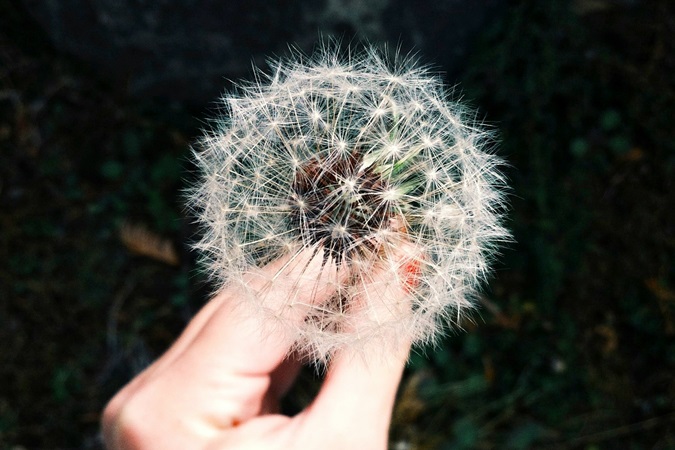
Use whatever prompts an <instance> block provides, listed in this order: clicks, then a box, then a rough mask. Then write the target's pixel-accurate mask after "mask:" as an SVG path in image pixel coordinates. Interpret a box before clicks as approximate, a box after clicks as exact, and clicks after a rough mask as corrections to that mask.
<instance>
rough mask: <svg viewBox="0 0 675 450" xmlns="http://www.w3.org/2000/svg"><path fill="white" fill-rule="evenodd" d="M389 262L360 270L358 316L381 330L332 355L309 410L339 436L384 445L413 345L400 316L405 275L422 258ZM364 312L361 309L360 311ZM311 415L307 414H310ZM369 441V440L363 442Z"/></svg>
mask: <svg viewBox="0 0 675 450" xmlns="http://www.w3.org/2000/svg"><path fill="white" fill-rule="evenodd" d="M388 260H389V261H391V264H390V265H389V266H388V267H378V268H377V269H375V270H373V273H372V274H368V275H366V274H363V275H361V282H360V283H359V284H360V286H361V290H360V293H359V294H358V295H357V296H356V298H355V299H354V300H355V303H354V304H353V305H351V306H352V307H354V308H358V309H359V311H358V312H357V314H356V316H357V317H361V321H362V322H363V323H362V324H361V325H362V326H360V324H359V323H358V322H354V323H353V326H354V327H356V328H358V329H365V328H369V327H368V326H370V327H372V323H373V322H376V323H377V330H378V333H379V334H378V335H377V336H373V335H371V336H367V335H368V334H369V333H365V336H364V342H363V345H361V346H359V347H354V348H355V350H351V349H345V350H342V351H340V352H338V353H337V354H336V355H335V356H334V358H333V359H332V361H331V364H330V367H329V369H328V373H327V375H326V380H325V382H324V385H323V387H322V389H321V391H320V392H319V395H318V396H317V398H316V399H315V401H314V402H313V403H312V405H311V406H310V407H309V408H308V411H307V413H308V414H309V415H311V416H312V419H313V420H317V421H319V422H320V423H319V424H317V425H318V426H321V427H322V428H323V429H327V428H330V429H333V430H335V432H336V433H338V435H339V436H341V438H340V439H343V438H344V437H345V434H347V433H344V430H347V429H348V430H350V432H349V433H348V434H349V435H350V436H349V437H348V438H350V439H354V441H355V442H354V444H358V447H359V448H369V449H370V448H374V449H375V448H382V449H385V448H386V444H387V438H388V431H389V424H390V421H391V414H392V410H393V406H394V400H395V397H396V391H397V389H398V385H399V383H400V381H401V376H402V374H403V369H404V367H405V363H406V361H407V358H408V353H409V351H410V340H409V339H408V337H407V336H406V333H403V336H402V335H401V333H400V331H401V330H400V325H401V321H403V320H404V319H405V318H406V317H408V316H409V314H410V304H411V301H410V300H411V299H410V283H411V282H414V280H412V281H411V280H409V279H406V278H407V277H408V275H409V274H410V273H411V271H412V272H415V270H414V269H413V270H411V268H410V266H411V263H412V264H413V265H414V261H418V259H415V257H414V256H412V252H409V251H408V252H406V253H405V254H401V255H400V257H399V258H396V259H395V258H393V257H392V258H389V259H388ZM361 313H363V314H361ZM308 420H309V418H308ZM366 443H367V444H368V445H365V444H366Z"/></svg>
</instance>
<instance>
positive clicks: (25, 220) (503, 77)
mask: <svg viewBox="0 0 675 450" xmlns="http://www.w3.org/2000/svg"><path fill="white" fill-rule="evenodd" d="M569 3H573V4H574V5H575V7H576V9H575V10H570V9H569ZM591 3H592V4H595V5H597V4H603V5H605V9H600V10H596V11H595V12H592V13H589V12H583V11H588V10H587V9H584V8H582V6H583V5H586V4H591ZM670 3H672V2H667V1H661V0H659V1H656V2H584V1H575V2H563V1H557V0H556V1H552V2H537V1H522V2H512V4H510V5H509V7H508V8H507V9H506V11H505V13H504V15H503V16H501V17H499V18H497V19H495V20H494V22H493V23H492V24H491V25H490V26H489V27H487V29H485V30H484V33H482V36H481V38H480V40H479V41H478V42H477V43H476V46H475V48H474V49H473V52H472V58H471V59H470V61H468V62H467V64H466V67H465V70H464V71H463V72H462V73H461V74H460V77H459V78H460V79H459V80H458V81H461V85H460V86H461V88H462V89H463V91H464V97H465V98H467V99H469V100H471V101H472V102H473V104H474V105H476V106H478V107H479V108H480V110H481V111H482V112H483V113H484V114H485V115H486V121H487V122H488V123H490V124H493V125H494V127H495V128H497V130H496V131H498V134H499V136H500V145H499V152H500V153H501V155H502V156H504V158H505V159H507V160H508V162H509V163H510V165H511V167H510V168H509V169H508V170H509V177H510V179H511V183H510V184H511V186H512V188H513V193H512V196H511V209H510V213H509V220H510V222H509V224H508V226H509V228H510V229H512V230H513V233H514V235H515V239H516V241H517V242H516V243H515V244H513V245H512V246H510V247H509V248H505V249H504V250H503V253H504V254H503V256H502V257H501V258H500V260H499V266H498V267H497V269H496V271H495V273H494V277H493V279H492V282H491V285H490V289H488V290H487V291H486V292H485V293H484V295H483V297H482V299H481V301H480V309H479V311H478V313H477V314H476V315H475V316H474V321H473V322H467V323H464V324H463V325H464V328H465V331H464V332H462V333H458V334H455V335H452V336H448V337H447V338H446V339H445V340H444V341H443V342H441V343H440V344H439V345H438V346H437V347H436V348H434V349H428V350H426V353H423V354H416V355H413V356H412V358H411V362H410V366H409V369H408V372H407V374H406V376H405V378H404V381H403V389H402V397H401V399H400V402H399V403H400V406H399V409H402V408H403V407H404V405H405V404H407V403H409V402H411V401H412V403H413V405H414V406H415V407H414V408H413V411H414V413H411V414H408V415H404V414H396V415H395V421H394V424H393V429H392V437H393V442H406V443H409V444H410V447H409V448H413V449H473V448H477V449H480V448H505V449H530V448H532V449H536V448H565V449H587V450H591V449H607V448H663V449H665V448H674V447H675V432H674V431H673V429H674V425H673V424H674V423H675V384H673V376H672V374H673V373H674V372H675V263H674V261H673V255H675V237H674V235H673V233H674V230H673V224H674V223H675V208H673V205H675V187H674V186H673V181H672V180H675V134H674V133H675V128H674V127H673V126H672V118H673V117H675V92H674V90H673V86H675V78H674V76H675V75H674V74H675V67H673V65H675V62H674V61H673V60H672V56H669V55H672V54H673V53H674V52H673V41H672V38H671V37H670V33H669V27H668V26H667V24H668V23H671V22H672V21H673V18H675V11H673V7H672V5H671V4H670ZM0 8H2V7H0ZM5 9H6V8H5ZM582 12H583V13H582ZM0 16H3V15H1V14H0ZM4 17H7V15H4ZM671 28H672V27H671ZM3 42H4V41H3ZM17 42H18V44H16V45H17V46H21V47H20V48H18V47H11V46H10V45H9V44H4V43H3V45H7V46H8V51H7V52H3V53H2V54H0V66H2V67H3V78H2V79H1V81H0V82H1V83H3V85H2V89H1V90H0V92H2V93H3V96H1V97H0V147H1V150H0V224H1V226H2V233H0V251H1V252H2V254H1V256H2V258H0V260H1V261H2V262H1V263H0V264H2V270H0V319H1V320H2V326H0V342H2V351H0V447H1V448H5V447H7V448H12V447H14V446H22V447H25V448H55V447H58V448H95V447H96V445H97V444H96V442H97V441H96V436H97V433H98V418H99V413H100V411H101V409H102V408H103V405H104V404H105V402H106V401H107V400H108V399H109V398H110V397H111V396H112V394H113V393H114V392H115V391H116V390H117V389H119V388H120V387H121V385H122V384H123V383H125V382H126V381H128V379H129V378H130V377H131V376H132V375H133V374H134V373H135V372H137V371H138V370H140V369H141V368H142V367H144V365H145V364H147V363H148V362H149V361H150V360H152V359H153V358H154V357H156V356H157V355H158V354H159V353H161V352H162V351H163V350H164V349H165V348H166V347H167V346H168V345H169V343H170V342H172V340H173V339H174V338H175V336H176V335H177V334H178V333H179V331H180V330H181V329H182V328H183V326H184V325H185V322H186V321H187V320H188V319H189V317H191V316H192V314H193V313H194V312H195V311H196V309H197V308H198V307H199V305H200V304H201V302H203V300H204V298H205V293H204V292H203V291H204V286H203V285H202V284H201V278H199V277H197V276H196V275H195V272H197V271H196V270H194V269H192V267H194V264H193V262H192V261H191V259H190V258H189V256H187V254H186V252H183V251H180V250H179V251H178V253H179V259H180V261H179V262H180V264H179V265H178V266H170V265H167V264H165V263H163V262H161V261H158V260H154V259H150V258H146V257H143V256H139V255H137V254H134V253H132V252H131V251H130V250H129V248H128V247H127V246H126V245H125V244H124V243H123V241H122V240H121V239H120V226H121V225H122V224H123V223H127V222H131V223H140V224H143V225H144V226H145V227H146V228H147V229H149V230H151V231H152V232H153V233H155V234H157V235H158V236H161V237H162V238H163V239H166V240H168V241H169V242H171V243H173V244H174V246H176V247H177V248H179V249H180V248H181V246H182V245H183V244H184V243H186V242H188V241H189V240H190V239H191V238H192V230H191V228H190V226H189V223H190V220H189V219H187V220H186V219H184V218H183V213H182V200H181V199H180V189H181V188H182V186H184V184H183V179H184V178H189V177H190V174H189V171H188V170H186V168H185V167H184V165H185V164H184V161H186V159H187V155H188V143H189V142H191V141H192V139H193V136H195V135H197V134H198V127H199V124H197V123H195V122H194V120H193V119H192V118H193V117H203V116H204V115H205V114H204V113H202V112H195V111H187V110H186V109H185V108H184V107H178V108H172V107H166V106H165V105H163V104H157V103H156V102H153V101H150V100H140V99H134V100H129V99H125V96H124V95H122V93H119V92H111V91H110V89H109V87H107V86H105V84H104V83H103V82H101V81H100V80H97V79H96V78H95V77H93V76H92V75H91V74H89V73H87V71H86V69H85V68H82V67H78V66H77V65H75V64H73V63H72V62H68V61H65V60H64V59H63V57H62V56H61V55H53V54H51V53H50V50H49V47H48V45H47V44H46V43H44V42H43V43H42V44H41V45H38V44H36V43H35V42H30V43H29V42H28V41H27V40H26V39H23V38H22V39H21V40H19V41H17ZM22 42H23V44H22ZM24 47H25V49H24ZM10 50H11V51H10ZM449 81H451V82H452V81H455V80H449ZM8 99H9V100H8ZM315 381H316V380H315ZM303 388H305V386H300V387H299V389H303ZM296 392H297V391H296ZM411 396H412V400H411V399H410V398H409V397H411ZM299 397H301V398H303V399H304V398H306V397H305V396H299ZM307 398H309V397H307ZM305 403H306V402H305ZM300 407H302V405H298V408H300Z"/></svg>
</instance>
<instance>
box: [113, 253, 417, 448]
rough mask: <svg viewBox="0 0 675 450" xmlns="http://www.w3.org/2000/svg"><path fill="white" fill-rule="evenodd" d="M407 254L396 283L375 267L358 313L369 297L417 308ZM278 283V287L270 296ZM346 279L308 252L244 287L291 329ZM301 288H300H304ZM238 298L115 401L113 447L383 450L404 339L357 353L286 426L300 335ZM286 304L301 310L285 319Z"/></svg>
mask: <svg viewBox="0 0 675 450" xmlns="http://www.w3.org/2000/svg"><path fill="white" fill-rule="evenodd" d="M410 254H412V253H411V252H410V251H408V252H406V251H403V252H400V253H399V254H398V255H397V258H398V259H396V261H397V266H398V273H395V272H392V271H390V270H386V269H384V268H373V271H372V273H369V274H363V278H364V279H366V280H368V281H367V284H366V285H365V286H364V294H363V295H362V297H361V298H360V299H357V302H356V304H355V305H354V307H358V303H359V300H360V301H363V302H365V301H367V300H366V298H365V297H366V296H368V295H378V296H381V297H386V298H387V299H388V303H390V304H393V305H406V304H409V302H407V300H406V299H407V298H408V297H409V295H410V294H409V292H408V291H409V288H408V283H414V277H415V275H414V274H415V273H416V269H415V267H416V263H415V262H411V261H410ZM299 271H302V276H301V277H299V275H300V274H299ZM272 276H273V277H275V283H274V284H273V285H271V286H269V279H270V277H272ZM349 276H353V275H352V274H348V273H346V272H345V270H343V269H341V268H339V267H337V266H336V265H335V264H331V263H328V264H326V263H325V261H324V260H323V257H322V256H321V255H320V254H318V253H316V252H313V251H311V250H306V251H304V252H301V253H300V254H299V255H298V256H295V257H294V258H293V261H292V262H291V261H290V259H289V258H288V257H287V258H282V259H280V260H278V261H275V262H273V263H271V264H269V265H268V266H266V267H265V268H263V269H262V270H260V271H259V272H258V273H256V274H252V275H250V276H249V277H248V279H247V282H248V283H249V285H250V287H251V288H252V289H255V290H257V291H258V292H265V293H266V297H267V298H269V299H271V301H270V303H269V304H268V307H270V308H279V314H283V315H285V316H286V319H287V320H294V321H301V320H304V317H305V316H304V315H305V313H306V312H307V311H308V308H307V307H304V308H303V307H302V305H307V304H320V303H322V302H324V301H327V300H328V299H329V298H330V297H331V296H333V295H334V293H335V292H334V291H335V289H336V284H335V282H334V281H331V280H335V279H336V278H337V279H340V278H342V277H349ZM411 277H412V278H411ZM298 278H300V279H301V280H304V281H302V282H300V283H299V284H298V283H297V282H296V280H297V279H298ZM401 279H404V280H406V282H405V283H400V282H399V281H400V280H401ZM288 280H293V281H292V282H291V283H290V284H289V283H286V281H288ZM238 295H239V292H238V289H237V288H230V289H227V288H226V289H224V290H223V291H222V292H221V293H220V294H218V295H217V296H216V297H215V298H213V299H212V300H211V301H210V302H209V303H208V304H207V305H206V306H204V308H203V309H202V310H201V311H200V312H199V313H198V314H197V315H196V316H195V318H194V319H193V320H192V321H191V322H190V324H189V325H188V326H187V328H186V329H185V331H184V332H183V333H182V335H181V336H180V337H179V338H178V340H177V341H176V342H175V343H174V344H173V345H172V346H171V347H170V348H169V349H168V350H167V351H166V353H164V355H163V356H162V357H161V358H159V359H158V360H157V361H155V362H154V363H153V364H152V365H151V366H150V367H148V368H147V369H146V370H145V371H144V372H142V373H141V374H140V375H138V376H137V377H136V378H134V379H133V380H132V381H131V382H130V383H129V384H128V385H127V386H125V387H124V388H123V389H122V390H121V391H120V392H119V393H118V394H117V395H115V397H114V398H113V399H112V400H111V401H110V403H109V404H108V406H107V407H106V409H105V412H104V414H103V419H102V426H103V436H104V440H105V444H106V447H107V448H109V449H205V448H209V449H221V448H222V449H322V450H331V449H335V450H337V449H340V450H342V449H348V448H358V449H373V450H384V449H386V448H387V436H388V428H389V422H390V417H391V412H392V408H393V404H394V398H395V394H396V390H397V387H398V384H399V382H400V378H401V374H402V371H403V368H404V365H405V361H406V359H407V355H408V352H409V346H410V343H409V342H407V341H405V340H401V341H398V345H397V346H396V348H392V349H391V351H390V352H388V353H387V354H382V352H381V350H380V347H379V346H377V345H368V344H365V345H364V346H363V347H362V348H361V349H360V352H358V353H354V352H349V351H341V352H338V353H337V354H335V355H334V357H333V358H332V359H331V361H330V363H329V365H328V368H327V372H326V377H325V381H324V384H323V386H322V388H321V390H320V392H319V394H318V395H317V397H316V398H315V399H314V401H313V402H312V403H311V404H310V405H309V406H308V407H307V408H306V409H305V410H304V411H302V412H301V413H299V414H298V415H296V416H294V417H287V416H284V415H280V414H278V410H279V399H280V398H281V397H282V396H283V395H284V393H285V392H286V391H287V390H288V388H289V387H290V386H291V384H292V382H293V380H294V379H295V376H296V375H297V372H298V369H299V363H298V362H297V361H296V360H293V359H292V358H288V357H287V355H288V353H289V350H290V349H291V348H292V345H293V336H288V335H286V336H284V335H281V334H279V335H276V334H275V333H274V332H273V331H272V332H271V331H270V330H269V329H266V328H265V327H266V326H267V325H266V324H265V322H264V321H262V320H261V319H260V317H259V316H256V315H255V314H251V311H249V310H247V308H246V307H245V306H244V305H242V304H241V303H239V302H238V301H237V300H238V299H237V296H238ZM289 297H292V298H293V299H294V302H295V303H296V304H297V305H299V307H298V308H294V309H291V310H288V309H284V308H285V304H286V303H285V300H286V299H287V298H289ZM381 304H385V302H381ZM282 309H284V311H282ZM375 312H376V313H377V314H378V316H379V318H380V319H386V317H387V315H388V314H392V311H390V310H389V309H388V308H379V309H378V310H377V311H375ZM393 313H394V314H396V312H393ZM354 326H358V324H354Z"/></svg>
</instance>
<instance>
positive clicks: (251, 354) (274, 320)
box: [190, 249, 346, 375]
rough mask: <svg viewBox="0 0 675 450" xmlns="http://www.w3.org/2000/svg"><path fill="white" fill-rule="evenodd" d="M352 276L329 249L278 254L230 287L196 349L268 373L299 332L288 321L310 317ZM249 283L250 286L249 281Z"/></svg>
mask: <svg viewBox="0 0 675 450" xmlns="http://www.w3.org/2000/svg"><path fill="white" fill-rule="evenodd" d="M345 277H346V274H342V273H341V272H340V271H339V270H338V268H337V266H336V265H335V264H334V263H332V262H331V261H324V258H323V253H321V252H314V251H312V250H311V249H305V250H303V251H301V252H299V253H296V254H294V255H291V256H286V257H284V258H281V259H278V260H276V261H274V262H272V263H270V264H269V265H268V266H265V267H264V268H263V269H259V270H256V271H254V272H251V273H250V274H248V275H247V277H246V278H245V279H244V280H241V283H240V284H239V285H238V286H237V285H233V286H232V287H230V288H228V289H227V290H226V291H225V292H224V293H223V294H221V295H222V296H226V297H227V298H226V299H224V300H223V305H222V306H221V307H219V308H218V309H217V310H216V311H214V313H213V314H212V315H211V317H210V318H209V319H208V320H207V321H206V323H205V324H204V326H203V327H202V329H201V331H200V332H199V333H198V334H197V335H196V336H195V338H194V339H193V341H192V343H191V346H190V352H191V353H194V354H195V355H199V356H198V357H199V358H200V359H204V360H210V361H219V363H220V365H221V367H222V368H223V369H227V370H229V371H230V372H232V373H240V374H249V375H250V374H268V373H270V372H272V371H273V370H274V369H275V368H276V367H277V366H278V365H279V364H280V363H281V362H282V361H283V360H284V359H285V357H286V356H287V354H288V352H289V349H290V348H291V346H292V345H293V344H294V342H295V339H296V338H297V336H294V335H288V334H284V330H287V329H291V327H288V326H286V325H287V323H288V322H297V321H302V320H304V318H305V316H306V314H307V312H308V311H309V310H310V308H312V305H316V304H320V303H322V302H325V301H326V300H328V299H329V298H330V297H331V296H333V295H334V293H335V291H336V289H338V286H339V285H340V283H341V280H342V279H344V278H345ZM244 285H245V286H244Z"/></svg>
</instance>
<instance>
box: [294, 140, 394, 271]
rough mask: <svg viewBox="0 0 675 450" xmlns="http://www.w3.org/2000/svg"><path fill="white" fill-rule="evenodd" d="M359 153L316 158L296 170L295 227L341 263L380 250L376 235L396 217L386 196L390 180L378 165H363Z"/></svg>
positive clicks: (327, 255) (306, 239)
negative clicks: (333, 157) (379, 170)
mask: <svg viewBox="0 0 675 450" xmlns="http://www.w3.org/2000/svg"><path fill="white" fill-rule="evenodd" d="M357 156H358V152H356V151H355V152H352V154H350V155H346V156H340V157H336V158H335V159H329V158H325V159H318V158H317V159H312V160H310V161H308V162H306V163H305V164H303V165H302V166H300V167H299V168H298V170H297V171H296V173H295V178H294V180H293V185H292V187H291V195H290V199H289V201H290V205H291V214H290V221H291V226H292V227H293V228H294V229H295V230H298V231H299V233H300V237H301V239H302V241H303V242H305V243H309V244H318V245H320V246H322V247H323V248H324V251H325V253H324V255H325V257H326V258H328V257H331V258H333V260H335V261H336V262H337V263H338V264H339V263H341V262H342V261H343V259H344V258H347V259H348V260H349V259H353V258H354V257H356V256H357V255H364V254H371V253H372V252H373V251H376V250H377V245H378V244H377V241H376V239H375V233H376V232H377V231H379V230H381V229H382V228H383V227H387V228H388V227H389V223H390V219H392V218H393V212H392V209H391V207H390V206H389V204H388V202H387V201H385V200H383V196H382V193H383V192H385V191H386V190H387V188H388V184H387V182H386V180H384V179H383V178H382V176H381V174H379V173H376V172H375V170H374V166H372V165H371V166H370V167H366V168H362V167H360V162H361V160H360V158H358V157H357Z"/></svg>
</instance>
